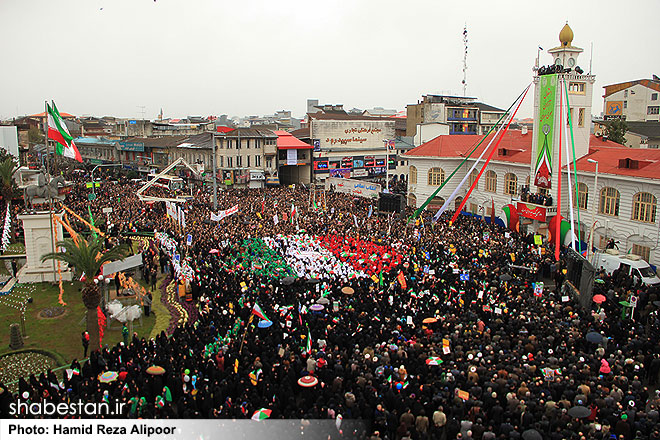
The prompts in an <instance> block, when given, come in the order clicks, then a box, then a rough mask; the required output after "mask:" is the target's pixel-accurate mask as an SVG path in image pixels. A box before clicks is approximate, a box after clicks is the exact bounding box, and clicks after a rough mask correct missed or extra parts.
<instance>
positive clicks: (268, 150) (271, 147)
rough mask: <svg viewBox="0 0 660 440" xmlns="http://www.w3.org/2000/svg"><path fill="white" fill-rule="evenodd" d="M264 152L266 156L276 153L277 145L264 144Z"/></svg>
mask: <svg viewBox="0 0 660 440" xmlns="http://www.w3.org/2000/svg"><path fill="white" fill-rule="evenodd" d="M264 154H265V155H266V156H275V155H276V154H277V145H264Z"/></svg>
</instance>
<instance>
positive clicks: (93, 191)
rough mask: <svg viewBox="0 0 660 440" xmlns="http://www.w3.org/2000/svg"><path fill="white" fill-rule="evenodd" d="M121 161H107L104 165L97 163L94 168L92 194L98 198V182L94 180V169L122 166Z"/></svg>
mask: <svg viewBox="0 0 660 440" xmlns="http://www.w3.org/2000/svg"><path fill="white" fill-rule="evenodd" d="M120 166H121V164H120V163H106V164H103V165H96V166H95V167H94V168H92V194H94V198H96V182H94V171H96V169H97V168H100V167H120Z"/></svg>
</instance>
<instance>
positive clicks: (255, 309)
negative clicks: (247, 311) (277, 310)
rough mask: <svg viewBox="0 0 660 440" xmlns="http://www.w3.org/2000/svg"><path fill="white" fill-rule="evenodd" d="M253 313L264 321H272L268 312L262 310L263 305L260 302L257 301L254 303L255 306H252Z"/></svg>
mask: <svg viewBox="0 0 660 440" xmlns="http://www.w3.org/2000/svg"><path fill="white" fill-rule="evenodd" d="M252 314H253V315H257V317H259V318H261V319H262V320H264V321H270V319H268V318H266V314H265V313H264V311H263V310H261V307H259V304H258V303H256V302H255V303H254V307H252Z"/></svg>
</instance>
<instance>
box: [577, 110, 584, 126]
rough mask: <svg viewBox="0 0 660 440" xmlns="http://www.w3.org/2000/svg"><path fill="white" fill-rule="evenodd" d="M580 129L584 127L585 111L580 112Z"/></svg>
mask: <svg viewBox="0 0 660 440" xmlns="http://www.w3.org/2000/svg"><path fill="white" fill-rule="evenodd" d="M578 127H584V109H583V108H581V109H579V110H578Z"/></svg>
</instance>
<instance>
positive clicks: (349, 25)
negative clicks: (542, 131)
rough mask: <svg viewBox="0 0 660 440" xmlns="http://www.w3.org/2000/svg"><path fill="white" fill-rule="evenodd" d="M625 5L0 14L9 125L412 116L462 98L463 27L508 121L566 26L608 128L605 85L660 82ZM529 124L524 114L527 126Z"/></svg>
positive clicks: (644, 19) (63, 6)
mask: <svg viewBox="0 0 660 440" xmlns="http://www.w3.org/2000/svg"><path fill="white" fill-rule="evenodd" d="M184 5H185V6H184ZM616 5H618V3H615V2H614V1H604V2H598V3H596V2H580V3H578V4H576V3H575V2H568V1H561V2H556V4H553V6H554V7H553V8H549V7H544V6H542V5H541V6H536V5H534V6H530V5H529V3H527V2H520V1H506V2H499V3H498V4H496V7H493V4H492V3H490V2H475V3H474V4H473V6H472V7H471V8H470V9H469V10H466V9H465V8H464V7H462V5H455V4H444V3H441V2H432V1H417V2H411V3H406V4H400V3H397V2H392V1H379V2H375V1H359V2H351V3H349V4H344V3H343V2H339V1H334V2H324V3H323V4H314V3H309V2H303V1H298V0H295V1H286V2H278V3H272V2H262V1H252V2H244V3H241V4H236V5H231V9H229V8H228V7H227V5H223V4H220V3H218V2H212V1H206V0H199V1H191V2H186V3H185V4H184V3H177V2H174V1H168V0H158V1H155V2H154V1H147V0H137V1H135V0H133V1H130V2H129V1H115V2H109V1H107V0H95V1H78V0H77V1H65V2H58V3H54V2H45V1H41V0H34V1H26V2H5V3H3V4H1V5H0V29H2V30H1V31H0V32H1V35H2V36H3V37H4V38H3V39H4V40H5V41H12V42H14V43H13V44H12V45H10V46H8V47H6V48H5V50H4V52H5V53H4V58H5V60H7V61H8V64H7V66H10V68H6V69H4V70H3V71H1V72H0V96H3V100H2V101H1V102H0V118H3V119H6V118H10V117H15V116H21V115H26V114H33V113H39V112H42V111H43V101H44V100H46V99H48V100H51V99H52V100H55V102H57V104H58V107H59V108H60V110H61V111H64V112H67V113H72V114H74V115H77V116H82V115H93V116H105V115H114V116H117V117H128V118H141V117H142V115H143V114H144V117H145V118H146V119H154V118H156V115H157V114H158V113H159V112H160V110H161V108H162V109H163V111H164V116H165V117H173V118H180V117H185V116H187V115H200V116H208V115H221V114H227V115H229V116H230V117H233V116H239V117H243V116H248V115H270V114H273V113H275V112H276V111H278V110H290V111H291V112H292V115H293V116H294V117H302V116H303V115H304V113H305V110H306V100H307V99H318V100H319V103H321V104H325V103H327V104H343V105H344V108H345V109H346V110H350V109H351V108H354V107H356V108H361V109H368V108H373V107H375V106H379V107H384V108H391V109H396V110H398V111H401V110H405V106H406V105H407V104H413V103H416V102H417V101H418V100H419V99H420V98H421V97H422V95H425V94H452V95H459V96H462V94H463V88H462V84H461V80H462V79H463V72H462V69H463V53H464V48H463V28H464V26H467V29H468V57H467V65H468V72H467V96H472V97H476V98H478V99H479V101H481V102H485V103H487V104H490V105H494V106H497V107H500V108H507V107H508V106H509V105H510V103H511V102H512V101H513V100H514V99H515V97H516V96H518V94H519V93H520V92H521V91H522V90H523V89H524V88H525V87H526V86H527V84H529V82H531V80H532V75H533V72H532V67H533V66H534V62H535V60H536V55H537V48H538V47H542V48H543V49H544V50H543V51H541V56H540V64H541V65H547V64H550V63H551V62H552V59H551V57H550V55H548V54H547V50H548V49H550V48H552V47H556V46H558V45H559V40H558V35H559V31H560V30H561V28H562V27H563V25H564V24H565V23H566V21H568V23H569V25H570V26H571V28H572V29H573V31H574V33H575V38H574V41H573V45H575V46H578V47H581V48H583V49H584V52H583V53H582V54H581V56H580V58H579V61H578V64H579V65H580V66H581V67H582V68H583V69H584V70H585V71H586V72H588V71H589V64H590V61H591V44H592V42H593V45H594V51H593V60H592V64H593V68H592V71H593V73H594V74H595V75H596V84H595V86H594V87H595V91H594V97H593V101H592V114H595V115H597V114H599V113H600V112H601V111H602V91H603V89H602V87H603V86H604V85H607V84H612V83H617V82H623V81H629V80H635V79H641V78H650V77H651V76H652V74H654V73H657V72H658V71H660V69H658V67H659V64H660V63H659V61H658V59H657V58H654V57H653V56H652V55H647V54H646V53H645V52H644V51H645V49H646V47H647V45H646V44H645V42H649V41H657V40H658V37H659V36H660V30H658V29H657V27H655V26H654V23H653V17H655V16H657V12H660V4H658V3H657V2H653V1H640V2H637V3H635V5H636V10H637V11H639V12H640V13H639V14H638V15H639V16H638V17H635V18H636V20H621V23H613V22H612V11H613V10H614V8H615V7H616ZM35 11H38V12H35ZM642 11H644V13H643V14H641V12H642ZM653 12H656V13H655V14H654V13H653ZM42 29H47V30H48V31H41V30H42ZM649 54H650V52H649ZM143 111H144V113H143ZM532 111H533V102H532V101H531V100H527V102H526V103H525V104H524V105H523V107H521V110H520V113H519V116H520V117H521V118H525V117H530V116H532Z"/></svg>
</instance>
